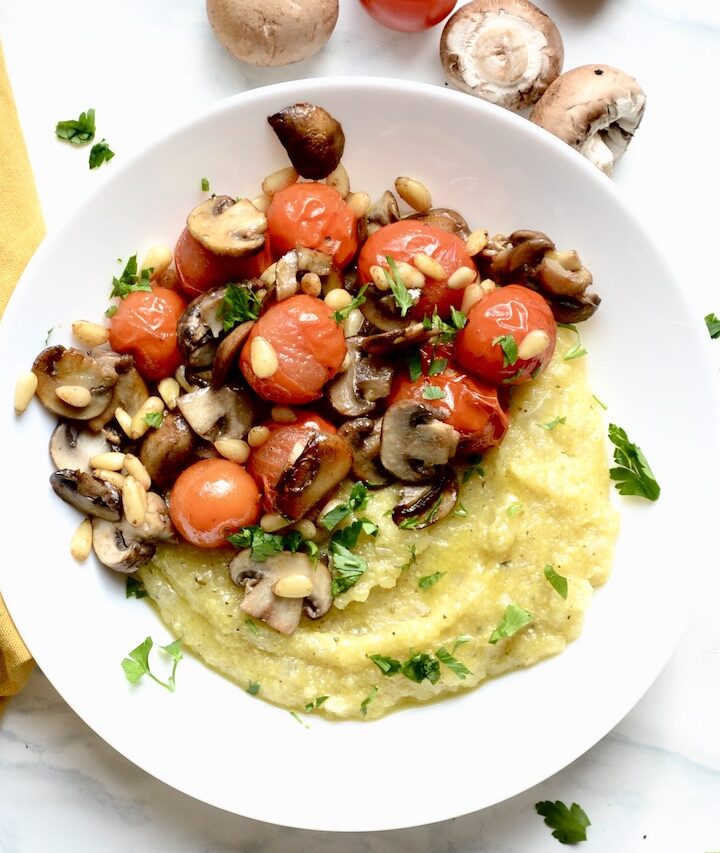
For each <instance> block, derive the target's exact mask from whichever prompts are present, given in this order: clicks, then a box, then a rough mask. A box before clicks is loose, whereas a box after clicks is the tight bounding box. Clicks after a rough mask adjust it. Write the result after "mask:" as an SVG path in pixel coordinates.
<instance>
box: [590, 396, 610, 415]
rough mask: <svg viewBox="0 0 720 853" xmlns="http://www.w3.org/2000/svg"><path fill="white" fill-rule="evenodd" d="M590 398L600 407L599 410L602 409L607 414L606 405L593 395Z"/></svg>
mask: <svg viewBox="0 0 720 853" xmlns="http://www.w3.org/2000/svg"><path fill="white" fill-rule="evenodd" d="M592 397H593V400H595V402H596V403H597V404H598V406H600V408H601V409H604V410H605V411H606V412H607V403H603V401H602V400H601V399H600V398H599V397H596V396H595V395H594V394H593V395H592Z"/></svg>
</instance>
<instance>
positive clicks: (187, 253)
mask: <svg viewBox="0 0 720 853" xmlns="http://www.w3.org/2000/svg"><path fill="white" fill-rule="evenodd" d="M270 264H271V257H270V246H269V245H268V243H267V241H266V243H265V246H264V247H263V249H262V250H261V251H260V252H258V253H257V254H256V255H247V256H244V257H241V258H232V257H229V256H226V255H215V254H213V253H212V252H211V251H209V250H208V249H206V248H205V247H204V246H203V245H202V243H199V242H198V241H197V240H196V239H195V238H194V237H193V236H192V234H191V233H190V232H189V231H188V230H187V228H185V229H184V230H183V232H182V234H181V235H180V237H179V238H178V241H177V243H176V244H175V268H176V269H177V274H178V279H179V281H180V286H181V287H182V289H183V290H184V291H185V293H187V295H188V296H190V297H191V298H192V299H194V298H195V297H196V296H199V295H200V294H201V293H205V291H207V290H210V289H211V288H213V287H219V286H220V285H221V284H227V282H229V281H242V280H243V279H246V278H255V277H256V276H258V275H260V273H261V272H263V271H264V270H265V269H266V268H267V267H269V266H270Z"/></svg>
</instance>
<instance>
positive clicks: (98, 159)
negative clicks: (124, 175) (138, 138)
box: [88, 139, 115, 169]
mask: <svg viewBox="0 0 720 853" xmlns="http://www.w3.org/2000/svg"><path fill="white" fill-rule="evenodd" d="M114 156H115V152H114V151H112V150H111V149H110V146H109V145H108V143H107V139H103V140H102V141H101V142H96V143H95V145H93V147H92V148H91V149H90V159H89V161H88V162H89V165H90V168H91V169H97V167H98V166H102V164H103V163H108V162H110V160H112V158H113V157H114Z"/></svg>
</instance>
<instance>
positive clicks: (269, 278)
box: [260, 261, 277, 285]
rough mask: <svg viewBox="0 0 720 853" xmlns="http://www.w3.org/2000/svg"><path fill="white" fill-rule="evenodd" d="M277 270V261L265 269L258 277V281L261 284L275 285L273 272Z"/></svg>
mask: <svg viewBox="0 0 720 853" xmlns="http://www.w3.org/2000/svg"><path fill="white" fill-rule="evenodd" d="M276 270H277V261H276V262H275V263H274V264H270V266H269V267H266V268H265V269H264V270H263V272H262V273H261V275H260V281H262V282H263V284H267V285H270V284H275V271H276Z"/></svg>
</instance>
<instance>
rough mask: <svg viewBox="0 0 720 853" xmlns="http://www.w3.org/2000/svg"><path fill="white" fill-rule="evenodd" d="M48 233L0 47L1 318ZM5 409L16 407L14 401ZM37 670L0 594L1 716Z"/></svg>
mask: <svg viewBox="0 0 720 853" xmlns="http://www.w3.org/2000/svg"><path fill="white" fill-rule="evenodd" d="M44 233H45V226H44V224H43V218H42V213H41V211H40V204H39V202H38V198H37V194H36V192H35V183H34V181H33V176H32V171H31V169H30V162H29V161H28V156H27V151H26V150H25V143H24V142H23V137H22V131H21V130H20V122H19V121H18V115H17V110H16V109H15V102H14V100H13V96H12V92H11V91H10V83H9V81H8V75H7V69H6V67H5V59H4V56H3V53H2V47H0V316H2V313H3V311H4V310H5V306H6V305H7V302H8V299H9V298H10V294H11V293H12V291H13V288H14V287H15V285H16V284H17V281H18V279H19V278H20V274H21V273H22V271H23V270H24V269H25V265H26V264H27V262H28V261H29V260H30V257H31V256H32V254H33V252H34V251H35V249H36V248H37V247H38V245H39V243H40V241H41V240H42V238H43V235H44ZM1 403H2V405H6V406H9V405H11V403H10V401H9V400H3V401H1ZM33 666H34V663H33V660H32V658H31V656H30V652H29V651H28V650H27V648H26V647H25V644H24V643H23V641H22V639H21V638H20V635H19V634H18V632H17V630H16V629H15V626H14V625H13V622H12V619H11V618H10V614H9V613H8V611H7V608H6V607H5V603H4V602H3V600H2V595H1V594H0V712H1V711H2V707H3V704H4V701H5V698H6V697H8V696H12V695H13V694H15V693H17V692H18V691H19V690H22V688H23V687H24V686H25V683H26V682H27V680H28V678H29V677H30V673H31V671H32V668H33Z"/></svg>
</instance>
